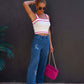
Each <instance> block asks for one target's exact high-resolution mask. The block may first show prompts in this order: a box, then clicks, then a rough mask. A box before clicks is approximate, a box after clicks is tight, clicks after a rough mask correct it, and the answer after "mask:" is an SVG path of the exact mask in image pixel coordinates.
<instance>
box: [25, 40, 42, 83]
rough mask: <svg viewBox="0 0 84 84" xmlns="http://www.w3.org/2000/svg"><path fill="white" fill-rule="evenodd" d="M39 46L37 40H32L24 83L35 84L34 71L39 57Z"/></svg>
mask: <svg viewBox="0 0 84 84" xmlns="http://www.w3.org/2000/svg"><path fill="white" fill-rule="evenodd" d="M40 50H41V48H40V46H39V44H38V42H37V40H35V39H34V40H33V42H32V45H31V57H30V62H29V66H28V69H27V78H26V84H36V73H37V68H38V64H39V59H40Z"/></svg>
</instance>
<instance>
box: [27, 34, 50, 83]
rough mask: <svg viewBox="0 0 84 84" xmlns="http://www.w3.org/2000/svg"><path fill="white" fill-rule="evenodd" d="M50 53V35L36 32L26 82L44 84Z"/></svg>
mask: <svg viewBox="0 0 84 84" xmlns="http://www.w3.org/2000/svg"><path fill="white" fill-rule="evenodd" d="M48 53H49V35H46V36H42V35H39V34H34V37H33V40H32V44H31V57H30V62H29V65H28V69H27V77H26V84H36V83H37V84H42V83H43V80H44V71H45V67H46V64H47V59H48Z"/></svg>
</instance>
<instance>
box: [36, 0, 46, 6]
mask: <svg viewBox="0 0 84 84" xmlns="http://www.w3.org/2000/svg"><path fill="white" fill-rule="evenodd" d="M40 2H42V3H45V4H46V0H36V5H37V6H38V4H39V3H40Z"/></svg>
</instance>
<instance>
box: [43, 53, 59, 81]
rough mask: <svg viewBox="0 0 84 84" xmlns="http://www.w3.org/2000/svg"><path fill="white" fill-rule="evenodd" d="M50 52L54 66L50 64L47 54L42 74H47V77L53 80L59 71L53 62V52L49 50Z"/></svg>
mask: <svg viewBox="0 0 84 84" xmlns="http://www.w3.org/2000/svg"><path fill="white" fill-rule="evenodd" d="M51 53H52V56H53V62H54V65H55V67H53V66H51V65H50V58H51V56H49V63H48V64H47V66H46V68H45V71H44V75H45V76H47V77H48V78H50V79H52V80H55V79H56V77H57V75H58V72H59V71H58V69H57V67H56V64H55V60H54V55H53V52H51Z"/></svg>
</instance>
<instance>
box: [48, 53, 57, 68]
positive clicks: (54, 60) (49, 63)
mask: <svg viewBox="0 0 84 84" xmlns="http://www.w3.org/2000/svg"><path fill="white" fill-rule="evenodd" d="M50 54H52V57H53V62H54V65H55V68H56V69H57V66H56V63H55V59H54V55H53V52H51V53H50ZM50 54H49V63H48V64H50V59H51V56H50Z"/></svg>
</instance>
